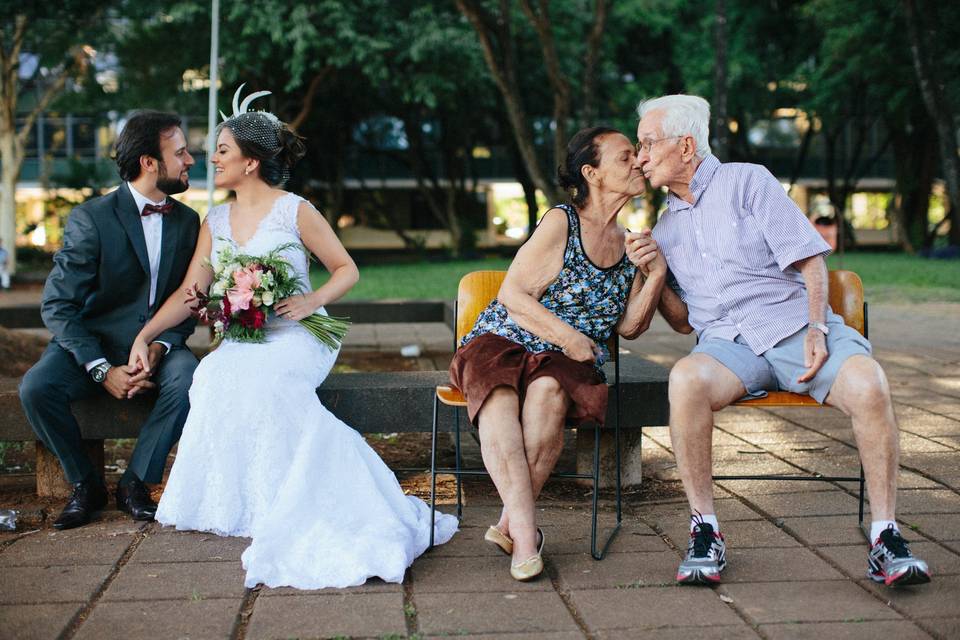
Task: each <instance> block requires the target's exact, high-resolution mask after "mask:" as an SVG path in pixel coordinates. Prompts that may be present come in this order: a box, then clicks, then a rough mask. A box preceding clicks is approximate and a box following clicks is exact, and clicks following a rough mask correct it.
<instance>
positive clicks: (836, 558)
mask: <svg viewBox="0 0 960 640" xmlns="http://www.w3.org/2000/svg"><path fill="white" fill-rule="evenodd" d="M904 535H905V536H906V538H907V540H909V541H910V550H911V551H913V554H914V555H915V556H918V557H920V558H923V559H924V560H925V561H926V562H927V564H928V565H930V570H931V571H932V572H933V574H934V575H935V576H941V575H960V554H958V553H954V552H951V551H948V550H947V549H944V548H943V547H941V546H940V545H938V544H936V543H935V542H927V541H924V540H923V539H918V538H917V537H916V536H911V535H910V533H909V532H905V533H904ZM818 551H819V552H820V553H822V554H823V555H825V556H827V557H828V558H830V559H831V560H832V561H833V562H836V563H837V564H838V565H840V567H841V568H842V569H843V571H844V572H845V573H846V574H847V575H849V576H850V577H852V578H854V579H856V580H860V579H861V578H863V577H864V576H865V575H866V573H867V545H866V542H864V543H863V544H856V545H843V546H833V547H820V548H819V549H818Z"/></svg>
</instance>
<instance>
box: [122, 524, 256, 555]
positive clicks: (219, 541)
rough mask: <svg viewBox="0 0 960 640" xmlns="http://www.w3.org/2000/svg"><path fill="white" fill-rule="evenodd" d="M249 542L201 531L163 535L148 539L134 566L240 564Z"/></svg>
mask: <svg viewBox="0 0 960 640" xmlns="http://www.w3.org/2000/svg"><path fill="white" fill-rule="evenodd" d="M248 546H250V539H249V538H228V537H224V536H218V535H214V534H212V533H203V532H200V531H172V530H166V531H160V532H158V533H153V534H150V535H148V536H147V537H146V538H144V540H143V542H141V543H140V545H139V546H138V547H137V552H136V553H134V554H133V556H131V558H130V562H132V563H138V562H209V561H212V562H217V561H231V562H240V554H242V553H243V551H244V549H246V548H247V547H248Z"/></svg>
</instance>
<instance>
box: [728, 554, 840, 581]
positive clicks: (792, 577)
mask: <svg viewBox="0 0 960 640" xmlns="http://www.w3.org/2000/svg"><path fill="white" fill-rule="evenodd" d="M843 579H844V576H843V574H841V573H840V572H839V571H837V570H836V569H834V568H833V567H831V566H830V565H829V564H828V563H827V562H825V561H823V560H821V559H820V558H818V557H817V556H816V555H815V554H814V553H813V552H811V551H809V550H807V549H803V548H796V549H792V548H791V549H763V548H755V549H742V548H739V547H732V548H728V549H727V568H726V570H725V571H724V572H723V581H724V582H783V581H802V580H843Z"/></svg>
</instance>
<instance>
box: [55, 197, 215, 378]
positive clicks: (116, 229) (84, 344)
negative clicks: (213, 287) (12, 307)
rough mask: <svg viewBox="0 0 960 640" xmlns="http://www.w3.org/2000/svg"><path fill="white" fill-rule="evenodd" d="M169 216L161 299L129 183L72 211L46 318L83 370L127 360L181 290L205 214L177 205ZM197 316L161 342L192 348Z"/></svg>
mask: <svg viewBox="0 0 960 640" xmlns="http://www.w3.org/2000/svg"><path fill="white" fill-rule="evenodd" d="M173 203H174V204H173V211H171V212H170V213H169V214H166V215H165V216H164V218H163V232H162V239H161V243H160V269H159V275H158V277H157V295H156V300H155V301H154V304H153V306H152V307H151V306H150V305H149V299H150V262H149V260H148V258H147V244H146V241H145V240H144V236H143V226H142V225H141V223H140V215H139V213H138V211H137V205H136V203H135V202H134V200H133V195H131V193H130V188H129V187H128V186H127V185H126V183H124V184H122V185H120V187H119V188H118V189H117V190H116V191H113V192H111V193H109V194H107V195H105V196H103V197H101V198H96V199H94V200H90V201H89V202H85V203H83V204H81V205H79V206H78V207H76V208H74V210H73V211H72V212H71V213H70V217H69V218H68V219H67V226H66V229H65V230H64V233H63V248H62V249H60V251H58V252H57V253H56V255H55V256H54V258H53V270H52V271H50V275H49V276H48V277H47V282H46V285H45V286H44V288H43V300H42V302H41V305H40V313H41V315H42V316H43V323H44V324H45V325H46V326H47V328H48V329H50V331H51V332H52V333H53V339H54V341H55V342H57V343H58V344H59V345H60V346H61V347H63V348H64V349H66V350H67V351H69V352H70V353H71V354H72V355H73V357H74V358H75V359H76V361H77V363H78V364H80V365H83V364H85V363H87V362H90V361H92V360H96V359H98V358H106V359H107V360H109V361H110V362H111V363H113V364H122V363H125V362H126V360H127V357H128V354H129V351H130V347H131V345H132V344H133V340H134V338H136V336H137V334H138V333H139V332H140V329H142V328H143V325H144V324H146V322H147V321H148V320H149V319H150V318H151V317H153V314H154V313H155V312H156V310H157V309H158V308H159V307H160V306H161V305H162V304H163V302H164V301H165V300H166V299H167V297H168V296H169V295H170V294H171V293H173V292H174V291H175V290H176V289H177V287H179V286H180V283H181V281H182V280H183V277H184V275H185V274H186V272H187V267H188V266H189V264H190V258H191V257H192V256H193V251H194V249H195V248H196V244H197V235H198V233H199V231H200V219H199V217H198V216H197V212H196V211H194V210H193V209H191V208H190V207H187V206H186V205H184V204H181V203H179V202H177V201H175V200H174V201H173ZM195 324H196V322H195V320H193V318H189V319H187V320H186V321H184V322H183V323H182V324H180V325H178V326H176V327H173V328H172V329H169V330H168V331H165V332H164V333H162V334H161V335H160V336H158V338H157V339H158V340H163V341H165V342H169V343H171V344H173V345H174V346H181V347H182V346H184V345H185V343H186V339H187V337H188V336H189V335H190V334H191V333H192V332H193V328H194V326H195Z"/></svg>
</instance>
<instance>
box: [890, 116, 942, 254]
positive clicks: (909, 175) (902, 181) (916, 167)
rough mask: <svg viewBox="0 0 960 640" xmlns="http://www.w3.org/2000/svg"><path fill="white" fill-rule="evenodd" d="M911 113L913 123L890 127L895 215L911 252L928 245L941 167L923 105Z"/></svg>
mask: <svg viewBox="0 0 960 640" xmlns="http://www.w3.org/2000/svg"><path fill="white" fill-rule="evenodd" d="M918 106H919V108H915V109H913V110H912V112H911V113H910V115H909V116H908V118H909V119H908V120H907V123H908V125H909V126H895V125H893V124H891V125H889V126H890V134H891V139H892V141H893V157H894V162H895V173H896V180H897V183H896V186H895V187H894V197H893V205H894V206H893V211H892V213H893V217H894V220H893V221H892V222H894V223H895V224H896V225H897V227H898V229H899V235H900V246H901V247H903V249H904V250H905V251H907V252H909V253H916V252H917V251H919V250H920V249H926V248H928V247H927V227H928V226H929V213H930V211H929V210H930V193H931V191H932V190H933V178H934V173H935V171H936V168H937V150H936V149H937V141H936V140H935V137H936V133H935V132H934V129H933V127H932V126H931V124H932V123H931V122H930V118H929V116H927V114H926V111H925V110H924V109H923V107H922V105H918Z"/></svg>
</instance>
